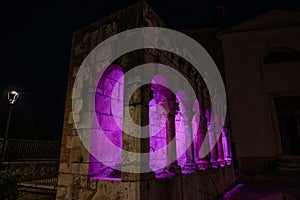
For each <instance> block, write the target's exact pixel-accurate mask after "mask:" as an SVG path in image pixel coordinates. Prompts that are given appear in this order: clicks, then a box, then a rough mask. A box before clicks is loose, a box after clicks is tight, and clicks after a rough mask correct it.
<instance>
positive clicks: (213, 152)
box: [206, 109, 219, 168]
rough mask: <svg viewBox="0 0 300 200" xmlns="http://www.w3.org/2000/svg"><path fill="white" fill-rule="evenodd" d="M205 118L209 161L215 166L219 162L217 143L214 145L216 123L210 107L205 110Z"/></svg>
mask: <svg viewBox="0 0 300 200" xmlns="http://www.w3.org/2000/svg"><path fill="white" fill-rule="evenodd" d="M206 118H207V133H208V137H209V147H210V163H211V166H212V167H213V168H217V167H218V166H219V163H218V161H217V159H218V158H217V145H216V139H217V138H216V134H215V128H216V124H215V122H214V120H213V119H212V118H211V111H210V109H207V110H206Z"/></svg>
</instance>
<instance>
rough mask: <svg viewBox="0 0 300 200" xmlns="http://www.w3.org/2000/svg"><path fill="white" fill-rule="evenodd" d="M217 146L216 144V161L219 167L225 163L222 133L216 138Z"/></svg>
mask: <svg viewBox="0 0 300 200" xmlns="http://www.w3.org/2000/svg"><path fill="white" fill-rule="evenodd" d="M217 140H218V141H217V146H218V162H219V164H220V166H221V167H224V166H225V165H226V163H225V160H224V156H223V143H222V135H220V137H218V138H217Z"/></svg>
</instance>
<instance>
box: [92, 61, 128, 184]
mask: <svg viewBox="0 0 300 200" xmlns="http://www.w3.org/2000/svg"><path fill="white" fill-rule="evenodd" d="M123 75H124V73H123V70H122V68H121V67H120V66H118V65H114V64H111V65H109V66H108V67H107V68H106V70H105V71H104V73H103V75H102V76H101V78H100V80H99V82H98V85H97V90H96V94H95V111H96V115H97V119H98V122H99V125H100V127H101V129H102V130H103V132H104V134H105V136H106V137H107V138H108V139H109V140H110V141H111V142H112V143H113V144H114V145H116V146H118V147H119V149H120V150H121V149H122V129H121V127H122V126H120V125H122V121H123V99H124V76H123ZM112 105H113V106H114V108H116V107H117V108H118V109H115V111H117V112H114V115H112ZM90 141H91V142H90V164H89V176H90V177H91V178H94V179H100V180H101V179H120V175H121V173H120V170H115V169H112V168H111V167H108V166H106V165H104V164H103V163H102V162H100V161H98V160H97V159H96V157H98V156H97V155H99V154H100V155H101V159H104V160H105V162H106V163H110V166H116V167H115V168H116V169H120V168H121V161H122V154H121V151H118V152H115V151H113V150H112V149H111V148H109V147H107V146H106V144H105V143H103V142H102V141H103V140H102V138H101V136H99V135H97V134H96V133H92V135H91V140H90Z"/></svg>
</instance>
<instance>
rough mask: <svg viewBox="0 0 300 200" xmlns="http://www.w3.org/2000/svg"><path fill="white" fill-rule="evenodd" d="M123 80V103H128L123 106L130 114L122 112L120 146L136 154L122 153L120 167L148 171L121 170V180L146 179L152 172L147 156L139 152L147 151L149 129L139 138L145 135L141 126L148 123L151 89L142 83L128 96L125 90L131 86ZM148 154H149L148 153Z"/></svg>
mask: <svg viewBox="0 0 300 200" xmlns="http://www.w3.org/2000/svg"><path fill="white" fill-rule="evenodd" d="M131 84H132V83H131ZM131 86H132V85H129V84H128V83H127V82H126V80H125V87H124V91H125V92H124V103H126V102H128V98H129V99H130V101H129V105H125V106H124V110H125V109H129V113H130V116H126V115H125V114H124V118H123V134H122V147H123V150H125V151H128V152H134V153H137V154H129V155H124V153H123V154H122V169H123V170H124V169H127V170H128V169H129V170H131V169H139V170H140V171H145V170H147V171H149V172H148V173H137V172H136V171H135V172H132V173H131V172H124V171H122V172H121V178H122V180H123V181H139V180H146V179H150V178H153V177H154V173H153V172H152V171H151V170H150V167H149V156H148V157H145V156H142V155H141V153H149V152H150V150H149V149H150V147H149V134H150V133H149V130H148V132H147V133H146V135H148V137H147V138H141V134H142V131H143V135H144V136H145V131H147V130H145V129H143V130H142V126H146V125H148V124H149V101H150V100H151V99H152V98H153V91H152V90H151V87H150V85H144V86H142V87H140V88H139V89H137V90H136V91H135V92H134V93H133V95H132V96H128V95H127V94H130V92H129V93H126V91H128V89H129V88H130V87H131ZM129 118H131V119H129ZM129 120H133V121H134V122H135V124H137V125H138V126H137V127H138V128H137V127H133V126H131V125H129V124H128V121H129ZM128 133H131V134H134V135H135V136H136V137H135V136H132V135H129V134H128ZM148 155H149V154H148Z"/></svg>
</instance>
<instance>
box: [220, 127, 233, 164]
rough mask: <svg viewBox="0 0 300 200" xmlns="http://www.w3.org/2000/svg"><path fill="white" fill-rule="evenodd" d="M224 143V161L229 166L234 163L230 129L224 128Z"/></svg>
mask: <svg viewBox="0 0 300 200" xmlns="http://www.w3.org/2000/svg"><path fill="white" fill-rule="evenodd" d="M222 143H223V151H224V152H223V153H224V160H225V162H226V164H227V165H231V163H232V153H231V139H230V134H229V129H228V128H226V127H223V129H222Z"/></svg>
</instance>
